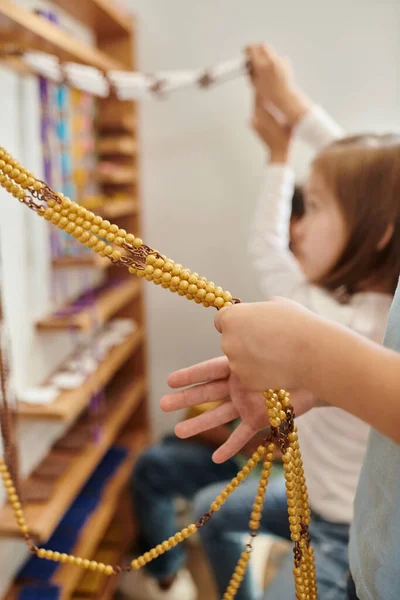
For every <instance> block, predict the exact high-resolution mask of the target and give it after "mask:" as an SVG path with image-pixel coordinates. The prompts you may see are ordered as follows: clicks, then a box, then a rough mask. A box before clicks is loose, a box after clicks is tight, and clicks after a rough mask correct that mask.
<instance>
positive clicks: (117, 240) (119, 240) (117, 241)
mask: <svg viewBox="0 0 400 600" xmlns="http://www.w3.org/2000/svg"><path fill="white" fill-rule="evenodd" d="M123 243H124V238H122V237H119V236H117V237H116V238H115V240H114V244H115V245H116V246H122V244H123Z"/></svg>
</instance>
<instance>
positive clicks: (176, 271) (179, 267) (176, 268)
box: [172, 264, 199, 287]
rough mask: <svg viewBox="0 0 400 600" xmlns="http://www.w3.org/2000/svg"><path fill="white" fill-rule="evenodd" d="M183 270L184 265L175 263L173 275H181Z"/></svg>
mask: <svg viewBox="0 0 400 600" xmlns="http://www.w3.org/2000/svg"><path fill="white" fill-rule="evenodd" d="M181 271H182V265H178V264H175V265H174V266H173V269H172V275H173V276H179V275H180V272H181ZM197 287H199V286H197Z"/></svg>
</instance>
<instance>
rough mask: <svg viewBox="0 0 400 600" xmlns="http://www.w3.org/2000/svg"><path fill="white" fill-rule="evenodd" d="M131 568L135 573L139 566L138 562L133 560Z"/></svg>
mask: <svg viewBox="0 0 400 600" xmlns="http://www.w3.org/2000/svg"><path fill="white" fill-rule="evenodd" d="M131 567H132V569H134V570H135V571H137V570H138V569H140V565H139V561H138V560H137V559H136V558H135V560H133V561H132V562H131Z"/></svg>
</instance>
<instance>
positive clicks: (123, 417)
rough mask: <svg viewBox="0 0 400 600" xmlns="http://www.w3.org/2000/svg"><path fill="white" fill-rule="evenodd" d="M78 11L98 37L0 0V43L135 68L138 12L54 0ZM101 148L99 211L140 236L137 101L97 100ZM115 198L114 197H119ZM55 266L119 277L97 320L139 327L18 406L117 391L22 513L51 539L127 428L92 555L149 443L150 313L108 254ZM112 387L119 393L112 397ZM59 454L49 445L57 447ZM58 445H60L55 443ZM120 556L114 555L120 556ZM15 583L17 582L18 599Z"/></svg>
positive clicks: (38, 410) (51, 410) (48, 322)
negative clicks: (51, 395) (43, 394)
mask: <svg viewBox="0 0 400 600" xmlns="http://www.w3.org/2000/svg"><path fill="white" fill-rule="evenodd" d="M54 4H56V5H58V6H59V7H61V8H62V9H63V10H64V11H66V12H67V13H69V14H70V15H71V16H72V17H74V18H75V19H77V20H78V21H80V22H81V23H82V24H83V25H85V26H86V27H89V28H90V29H91V30H92V32H93V34H94V39H95V45H93V46H91V45H88V44H86V43H83V42H82V41H80V40H78V39H75V38H74V37H73V35H71V34H69V33H67V32H65V31H63V30H62V29H61V28H59V27H58V26H56V25H54V24H53V23H50V22H48V21H46V20H45V19H43V18H41V17H39V16H37V15H35V14H34V13H33V12H31V11H29V10H27V9H25V8H23V7H21V6H20V5H19V4H16V3H15V2H14V1H12V0H0V34H1V42H0V47H1V46H3V45H5V44H11V45H13V46H17V47H20V48H23V49H34V50H40V51H44V52H49V53H51V54H54V55H56V56H58V57H59V59H60V60H61V61H65V60H68V61H74V62H78V63H82V64H86V65H90V66H93V67H96V68H98V69H100V70H101V71H107V70H110V69H126V70H131V69H134V67H135V54H134V45H135V43H134V42H135V26H134V22H133V19H132V18H130V17H129V16H127V15H126V14H125V13H124V12H123V11H122V10H121V9H120V8H117V7H116V5H114V2H113V0H79V1H76V2H75V1H74V0H73V1H72V0H54ZM7 62H8V64H9V66H11V67H12V68H16V69H19V70H22V71H24V69H23V68H22V69H21V62H19V61H18V59H13V60H9V61H7ZM97 130H98V141H99V143H98V154H99V156H101V158H102V160H104V161H107V162H112V163H113V164H114V167H115V168H113V169H112V173H111V174H110V173H108V172H107V173H101V172H100V171H97V173H98V174H99V178H98V182H99V183H100V185H101V194H102V196H103V197H109V198H110V201H109V202H106V203H105V204H104V205H101V206H99V207H98V208H96V209H95V212H96V213H98V214H100V215H101V216H102V217H103V218H105V219H109V220H110V221H112V222H114V223H117V224H118V225H119V226H120V227H123V228H124V229H126V230H127V231H129V232H131V233H133V234H135V235H137V236H140V235H141V231H140V215H141V207H140V198H139V195H138V162H137V161H138V158H137V157H138V154H139V148H138V143H137V137H136V114H135V105H134V103H132V102H119V101H118V100H116V99H115V97H111V98H110V99H104V100H101V101H99V103H98V122H97ZM117 198H118V199H117ZM53 266H54V267H55V268H56V269H64V268H73V267H78V266H82V267H85V268H87V267H90V268H93V269H99V270H102V271H103V273H104V276H105V277H106V278H107V279H108V280H111V279H115V278H116V277H117V278H118V281H119V282H120V285H119V286H118V287H116V288H113V287H112V286H111V287H109V288H108V289H106V291H104V292H103V293H102V294H100V295H99V297H98V299H97V303H96V308H95V312H96V315H97V318H100V320H101V321H103V322H106V321H107V320H108V319H110V318H111V317H112V316H113V315H116V314H117V313H118V314H119V315H121V316H123V317H124V318H131V319H134V320H135V322H136V323H137V326H138V328H137V330H136V331H135V332H134V333H133V334H131V335H130V336H129V337H128V338H127V339H126V341H125V342H123V343H122V344H120V345H119V346H117V347H115V348H113V349H112V350H111V351H110V353H109V355H108V356H107V358H106V359H105V360H104V361H103V362H102V363H101V364H100V365H99V367H98V369H97V371H96V372H94V373H93V374H92V375H90V376H89V377H88V379H87V380H86V382H85V383H84V384H83V385H82V386H81V387H80V388H79V389H76V390H73V391H65V392H62V393H60V395H59V397H58V398H57V399H56V400H55V401H54V402H53V403H52V404H49V405H41V406H38V405H30V404H29V405H28V404H23V403H20V404H19V413H20V418H21V419H23V420H24V421H29V420H30V419H42V420H43V419H45V420H49V421H50V420H59V421H63V422H65V423H67V424H69V425H72V424H73V423H74V422H75V421H76V419H77V418H78V417H79V415H80V414H81V413H82V412H83V411H84V410H85V409H86V408H87V406H88V403H89V401H90V398H91V397H92V394H93V392H94V391H95V390H98V389H100V388H101V387H102V386H105V385H107V386H108V390H111V393H112V398H114V397H115V398H116V401H115V402H114V403H113V404H112V410H110V411H109V412H107V416H106V418H105V421H104V423H103V426H102V435H101V438H100V441H97V442H96V443H94V442H89V443H88V444H87V445H86V446H85V448H84V449H82V451H81V452H79V454H77V455H76V457H75V458H73V460H72V463H71V466H70V467H68V469H67V471H66V472H65V473H64V474H63V475H62V476H61V477H60V478H59V479H57V482H56V484H55V487H54V492H53V493H52V495H51V497H50V498H49V499H48V501H47V502H45V503H30V504H28V505H27V506H26V507H25V513H26V518H27V522H28V525H29V527H30V530H31V532H32V533H33V535H34V536H36V538H37V539H38V540H42V541H44V540H46V539H47V538H48V537H49V536H50V535H51V534H52V532H53V531H54V529H55V528H56V526H57V524H58V522H59V521H60V520H61V519H62V517H63V515H64V513H65V511H66V510H67V509H68V508H69V506H70V505H71V503H72V502H73V500H74V499H75V498H76V496H77V494H78V493H79V491H80V489H81V488H82V487H83V485H84V484H85V482H86V480H87V479H88V477H89V476H90V475H91V473H92V472H93V470H94V469H95V468H96V466H97V465H98V463H99V462H100V461H101V459H102V457H103V456H104V454H105V453H106V452H107V450H108V449H109V448H110V446H112V445H113V444H114V443H120V442H121V438H120V432H121V430H122V429H123V428H124V427H128V431H127V435H126V437H124V438H123V440H122V441H123V442H124V443H126V444H127V447H128V448H129V450H130V452H129V455H128V458H127V459H126V460H125V461H124V463H123V464H122V465H121V466H120V467H119V469H117V471H116V473H115V474H114V476H113V477H112V479H111V480H110V481H109V482H108V484H107V487H106V490H105V492H104V494H103V499H102V502H101V504H100V505H99V507H98V508H97V510H96V511H95V512H94V513H93V515H92V516H91V518H90V520H89V522H88V523H87V525H86V526H85V528H84V530H83V531H82V534H81V536H80V538H79V541H78V543H77V546H76V548H75V552H76V553H77V554H81V555H85V556H87V557H88V558H91V557H93V556H95V553H96V551H97V549H98V548H99V547H101V544H102V540H103V536H104V534H105V531H106V529H107V527H108V525H109V523H110V522H111V521H112V520H113V518H114V517H115V515H116V514H119V513H120V512H121V504H120V502H121V498H122V497H123V496H124V495H126V486H127V482H128V480H129V478H130V474H131V469H132V466H133V464H134V462H135V460H136V457H137V454H138V452H139V451H140V450H141V449H142V448H143V447H144V446H145V445H146V444H147V443H148V442H149V440H150V429H149V416H148V413H149V411H148V405H147V387H148V386H147V359H146V356H147V352H146V323H145V318H144V307H143V291H142V285H141V282H140V281H139V280H136V279H134V278H133V276H132V275H130V274H129V273H128V271H127V270H124V269H116V267H113V266H112V265H111V268H108V267H109V266H110V263H109V261H108V260H98V258H96V257H94V258H92V257H88V258H86V257H85V258H84V259H82V258H79V259H76V258H73V257H71V258H65V259H64V258H63V259H62V260H60V261H56V262H55V264H54V265H53ZM91 312H92V313H93V309H89V310H84V309H83V310H81V311H80V312H79V313H74V314H71V313H68V315H69V316H68V317H55V316H54V315H52V316H49V317H47V318H45V319H43V320H41V321H40V323H38V331H39V333H41V332H43V335H45V334H46V331H52V332H53V335H55V334H57V331H62V330H65V329H70V328H76V329H78V330H86V331H88V330H89V331H90V329H91V327H92V316H91V314H90V313H91ZM114 394H115V395H114ZM54 452H57V451H56V450H52V451H51V453H54ZM58 452H59V453H60V451H58ZM127 532H128V534H129V535H128V538H127V540H126V545H124V544H123V547H121V548H119V549H118V553H119V554H120V555H122V554H123V552H124V551H125V550H126V547H127V545H128V544H129V543H131V542H132V541H133V540H132V536H133V535H134V531H133V530H132V531H129V530H128V531H127ZM16 535H18V533H17V529H16V527H15V523H14V520H13V517H12V513H11V511H10V509H9V507H8V506H4V507H2V508H0V536H3V537H15V536H16ZM120 558H121V556H117V557H116V560H118V561H119V560H120ZM82 575H83V573H82V572H81V571H79V570H78V569H76V570H75V569H74V568H71V567H67V566H62V567H61V568H60V569H58V571H57V573H56V575H55V576H54V582H56V583H58V584H59V585H60V586H61V587H62V592H61V594H62V596H61V597H62V600H68V599H72V598H74V597H75V593H76V589H77V584H78V582H79V580H80V578H81V577H82ZM115 585H116V580H114V581H113V582H106V583H104V582H103V583H102V588H101V589H100V590H99V591H98V593H97V595H96V597H98V598H100V597H101V598H102V599H103V600H107V599H108V598H110V599H111V598H112V597H113V591H114V588H115ZM15 590H16V588H13V590H12V592H11V595H10V596H7V598H8V597H10V598H11V597H13V593H15Z"/></svg>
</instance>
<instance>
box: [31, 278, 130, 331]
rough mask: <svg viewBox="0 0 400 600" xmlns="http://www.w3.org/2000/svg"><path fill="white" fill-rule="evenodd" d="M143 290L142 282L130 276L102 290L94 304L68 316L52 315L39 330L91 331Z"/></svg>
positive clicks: (40, 323)
mask: <svg viewBox="0 0 400 600" xmlns="http://www.w3.org/2000/svg"><path fill="white" fill-rule="evenodd" d="M140 291H141V282H140V281H139V279H134V278H133V277H132V276H130V277H129V278H128V279H126V280H124V281H121V282H116V285H113V286H111V287H110V288H108V289H105V290H104V291H102V292H100V293H99V295H98V297H97V298H96V299H95V300H94V303H93V305H90V306H85V307H84V308H83V309H82V310H80V311H79V312H76V313H74V314H70V315H68V316H59V315H57V314H54V315H50V316H48V317H46V318H45V319H42V320H41V321H39V322H38V323H37V329H38V330H39V331H57V330H58V331H60V330H61V331H62V330H65V329H67V330H70V329H79V330H81V331H90V330H92V329H94V328H95V327H97V326H99V325H101V324H103V323H106V322H107V321H108V320H109V319H111V317H113V316H114V315H115V314H116V313H118V312H119V311H120V310H121V309H123V308H124V307H125V306H126V305H128V304H129V303H130V302H132V301H133V300H134V299H135V298H136V297H137V296H138V295H139V294H140Z"/></svg>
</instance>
